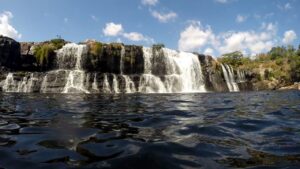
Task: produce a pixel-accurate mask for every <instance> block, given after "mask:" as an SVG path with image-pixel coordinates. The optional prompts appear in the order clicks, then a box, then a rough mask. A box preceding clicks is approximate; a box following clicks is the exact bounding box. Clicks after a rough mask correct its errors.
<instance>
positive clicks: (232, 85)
mask: <svg viewBox="0 0 300 169" xmlns="http://www.w3.org/2000/svg"><path fill="white" fill-rule="evenodd" d="M221 66H222V71H223V75H224V78H225V80H226V84H227V87H228V89H229V91H230V92H238V91H239V87H238V85H237V83H236V82H235V79H234V73H233V68H232V67H231V66H228V65H223V64H221Z"/></svg>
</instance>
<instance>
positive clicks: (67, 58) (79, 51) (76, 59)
mask: <svg viewBox="0 0 300 169" xmlns="http://www.w3.org/2000/svg"><path fill="white" fill-rule="evenodd" d="M87 52H88V50H87V46H86V45H77V44H75V43H70V44H66V45H65V46H64V47H63V48H62V49H60V50H58V52H57V60H58V62H57V64H58V65H59V68H70V69H73V70H71V71H69V73H68V75H67V83H66V85H65V88H64V90H63V93H82V92H83V93H90V92H89V91H88V90H87V89H86V85H85V82H86V81H87V78H86V74H85V72H84V71H83V70H82V58H83V57H84V56H86V55H87ZM66 62H67V63H66ZM69 63H71V65H68V64H69ZM72 64H73V65H72ZM66 65H67V67H65V66H66Z"/></svg>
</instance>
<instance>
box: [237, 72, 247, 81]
mask: <svg viewBox="0 0 300 169" xmlns="http://www.w3.org/2000/svg"><path fill="white" fill-rule="evenodd" d="M237 76H238V79H237V81H238V82H239V83H243V82H245V81H246V76H245V71H242V70H239V69H238V70H237Z"/></svg>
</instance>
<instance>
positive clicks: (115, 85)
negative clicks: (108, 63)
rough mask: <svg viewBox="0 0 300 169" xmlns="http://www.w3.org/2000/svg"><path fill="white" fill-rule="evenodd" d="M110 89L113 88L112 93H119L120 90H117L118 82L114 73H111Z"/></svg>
mask: <svg viewBox="0 0 300 169" xmlns="http://www.w3.org/2000/svg"><path fill="white" fill-rule="evenodd" d="M112 89H113V92H114V93H120V90H119V82H118V79H117V76H116V75H113V84H112Z"/></svg>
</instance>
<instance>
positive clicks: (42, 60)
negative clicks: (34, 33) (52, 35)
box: [34, 38, 66, 70]
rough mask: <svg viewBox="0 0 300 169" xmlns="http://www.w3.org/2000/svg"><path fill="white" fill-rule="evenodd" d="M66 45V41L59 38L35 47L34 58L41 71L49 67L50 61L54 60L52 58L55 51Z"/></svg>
mask: <svg viewBox="0 0 300 169" xmlns="http://www.w3.org/2000/svg"><path fill="white" fill-rule="evenodd" d="M65 44H66V41H65V40H63V39H60V38H57V39H52V40H50V41H47V42H44V43H42V44H40V45H37V46H36V47H35V49H34V56H35V58H36V61H37V64H38V66H39V67H40V68H41V70H43V69H44V68H46V67H47V66H48V63H49V61H50V59H52V58H51V57H53V56H54V55H55V52H54V51H55V50H58V49H60V48H62V47H63V46H64V45H65Z"/></svg>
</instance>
